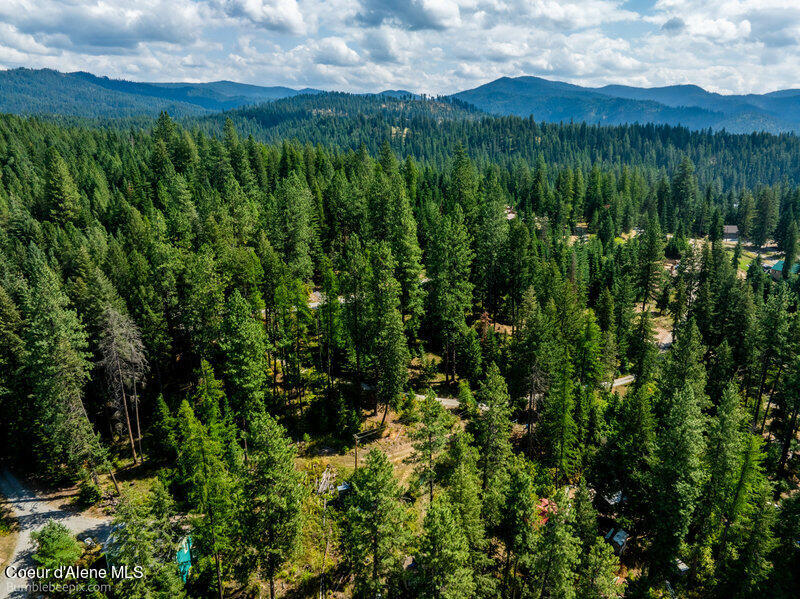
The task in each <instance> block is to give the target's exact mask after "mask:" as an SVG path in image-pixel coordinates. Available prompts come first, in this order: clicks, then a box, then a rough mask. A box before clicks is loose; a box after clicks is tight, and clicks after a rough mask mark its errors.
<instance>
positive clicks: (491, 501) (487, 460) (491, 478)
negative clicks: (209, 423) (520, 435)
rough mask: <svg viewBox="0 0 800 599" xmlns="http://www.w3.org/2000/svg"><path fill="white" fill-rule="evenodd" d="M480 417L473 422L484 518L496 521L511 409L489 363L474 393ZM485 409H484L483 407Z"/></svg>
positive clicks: (504, 477) (504, 478)
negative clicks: (484, 377)
mask: <svg viewBox="0 0 800 599" xmlns="http://www.w3.org/2000/svg"><path fill="white" fill-rule="evenodd" d="M477 400H478V405H479V406H481V408H480V409H481V413H480V416H479V418H478V420H477V422H476V423H475V440H476V442H477V445H478V449H479V455H480V461H479V468H480V470H481V487H482V489H483V503H484V518H485V519H486V521H487V522H488V523H490V524H493V523H496V522H498V518H499V517H500V511H501V509H502V503H503V496H504V492H505V485H506V481H507V470H506V469H507V461H508V458H509V456H510V454H511V444H510V442H509V436H510V434H511V421H510V416H511V408H510V406H509V396H508V388H507V387H506V383H505V381H504V380H503V377H502V376H501V375H500V370H499V369H498V368H497V366H496V365H495V364H494V363H492V364H491V365H490V366H489V369H488V371H487V373H486V380H485V381H483V382H482V383H481V386H480V388H479V389H478V393H477ZM483 406H485V408H484V407H483Z"/></svg>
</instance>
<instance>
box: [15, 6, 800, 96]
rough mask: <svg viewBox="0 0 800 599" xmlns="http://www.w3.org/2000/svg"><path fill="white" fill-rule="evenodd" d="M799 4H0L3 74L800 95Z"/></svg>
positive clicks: (423, 88)
mask: <svg viewBox="0 0 800 599" xmlns="http://www.w3.org/2000/svg"><path fill="white" fill-rule="evenodd" d="M798 43H800V2H798V0H655V1H654V0H627V1H622V0H620V1H616V0H409V1H405V2H401V1H393V0H127V1H123V0H2V2H0V67H3V68H13V67H19V66H26V67H49V68H54V69H58V70H61V71H74V70H86V71H91V72H93V73H96V74H100V75H107V76H110V77H121V78H126V79H133V80H138V81H179V80H182V81H210V80H219V79H230V80H234V81H241V82H246V83H256V84H261V85H288V86H291V87H306V86H311V87H320V88H325V89H339V90H346V91H379V90H382V89H389V88H393V89H397V88H403V89H409V90H412V91H418V92H426V93H434V94H436V93H448V92H453V91H457V90H460V89H465V88H469V87H474V86H476V85H480V84H482V83H486V82H488V81H491V80H493V79H496V78H497V77H501V76H504V75H508V76H518V75H538V76H542V77H547V78H552V79H560V80H564V81H569V82H572V83H578V84H583V85H603V84H606V83H626V84H631V85H644V86H655V85H669V84H676V83H695V84H697V85H700V86H702V87H705V88H706V89H709V90H712V91H719V92H723V93H749V92H755V93H761V92H765V91H772V90H775V89H782V88H788V87H800V51H799V47H798Z"/></svg>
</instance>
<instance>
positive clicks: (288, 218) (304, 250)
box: [271, 173, 316, 281]
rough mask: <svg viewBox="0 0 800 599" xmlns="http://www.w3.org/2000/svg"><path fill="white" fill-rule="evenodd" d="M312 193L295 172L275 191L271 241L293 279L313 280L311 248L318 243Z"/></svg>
mask: <svg viewBox="0 0 800 599" xmlns="http://www.w3.org/2000/svg"><path fill="white" fill-rule="evenodd" d="M314 237H315V231H314V227H313V206H312V199H311V192H310V191H309V189H308V186H307V185H306V183H305V181H303V180H302V179H300V177H299V176H298V175H297V174H296V173H292V174H291V175H290V176H289V177H288V178H287V179H285V180H283V181H281V183H280V184H279V185H278V188H277V189H276V190H275V221H274V227H273V233H272V236H271V239H272V240H273V243H274V244H275V245H276V247H277V248H279V249H280V250H282V252H283V257H284V260H285V261H286V265H287V266H288V267H289V272H291V273H292V276H294V277H297V278H298V279H301V280H303V281H307V280H309V279H310V278H311V275H312V273H313V268H314V265H313V262H312V260H311V249H312V247H313V246H314V244H315V243H316V241H315V239H314Z"/></svg>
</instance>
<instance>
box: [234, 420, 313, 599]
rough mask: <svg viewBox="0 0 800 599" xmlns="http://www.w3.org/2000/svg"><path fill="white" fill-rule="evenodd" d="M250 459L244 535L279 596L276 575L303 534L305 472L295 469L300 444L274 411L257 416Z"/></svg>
mask: <svg viewBox="0 0 800 599" xmlns="http://www.w3.org/2000/svg"><path fill="white" fill-rule="evenodd" d="M251 428H252V433H251V435H250V439H251V442H250V449H251V452H252V456H251V459H250V460H249V462H248V469H247V482H246V484H245V491H244V493H245V502H244V506H245V513H246V514H247V520H246V524H245V527H246V529H245V537H246V539H247V543H248V546H249V548H250V550H251V551H252V552H253V553H254V556H253V557H254V561H255V564H256V565H257V567H258V569H259V570H261V571H262V572H264V573H265V574H266V576H267V578H268V579H269V592H270V598H274V597H275V575H276V573H277V572H278V570H279V568H280V567H281V566H282V565H283V564H284V563H285V562H286V561H287V560H288V559H289V558H290V557H292V555H293V553H294V551H295V549H296V548H297V545H298V543H299V540H300V530H301V525H302V508H303V487H302V485H301V474H300V473H299V472H298V471H297V470H296V469H295V465H294V462H295V454H296V452H295V449H294V447H293V446H292V445H291V444H290V443H289V440H288V439H287V438H286V433H285V431H284V429H283V427H281V426H280V425H279V424H278V423H277V422H276V421H275V420H274V419H273V418H272V417H271V416H269V415H267V414H258V415H256V416H255V417H254V419H253V421H252V424H251Z"/></svg>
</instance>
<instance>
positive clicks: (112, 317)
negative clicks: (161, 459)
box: [100, 305, 147, 463]
mask: <svg viewBox="0 0 800 599" xmlns="http://www.w3.org/2000/svg"><path fill="white" fill-rule="evenodd" d="M101 318H102V324H101V327H102V328H101V332H100V334H101V337H100V349H101V352H102V356H103V357H102V360H101V362H100V364H101V365H102V367H103V369H104V370H105V373H106V378H107V379H108V382H109V386H110V388H111V390H112V393H113V394H114V397H115V400H116V404H117V405H116V410H117V413H118V414H120V413H121V414H122V415H123V417H124V420H125V425H126V428H127V431H128V440H129V441H130V444H131V455H132V456H133V462H134V463H136V462H137V461H138V458H137V456H136V448H135V446H134V442H133V437H134V435H133V427H132V425H131V416H130V412H129V409H128V397H129V395H128V390H130V391H132V392H131V395H130V397H131V400H132V403H133V407H134V409H135V414H136V437H137V439H138V441H139V451H140V453H141V448H142V430H141V426H140V422H139V397H138V393H137V392H136V384H137V382H139V383H141V379H142V376H143V375H144V371H145V368H146V367H147V359H146V358H145V355H144V345H143V344H142V337H141V332H140V331H139V327H137V326H136V324H135V323H134V322H133V320H132V319H131V318H130V316H128V315H127V314H123V313H121V312H119V311H118V310H117V309H116V308H114V307H113V306H110V305H109V306H107V307H106V308H105V310H103V314H102V317H101ZM118 417H119V416H118ZM139 457H140V458H141V457H142V456H139Z"/></svg>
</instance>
